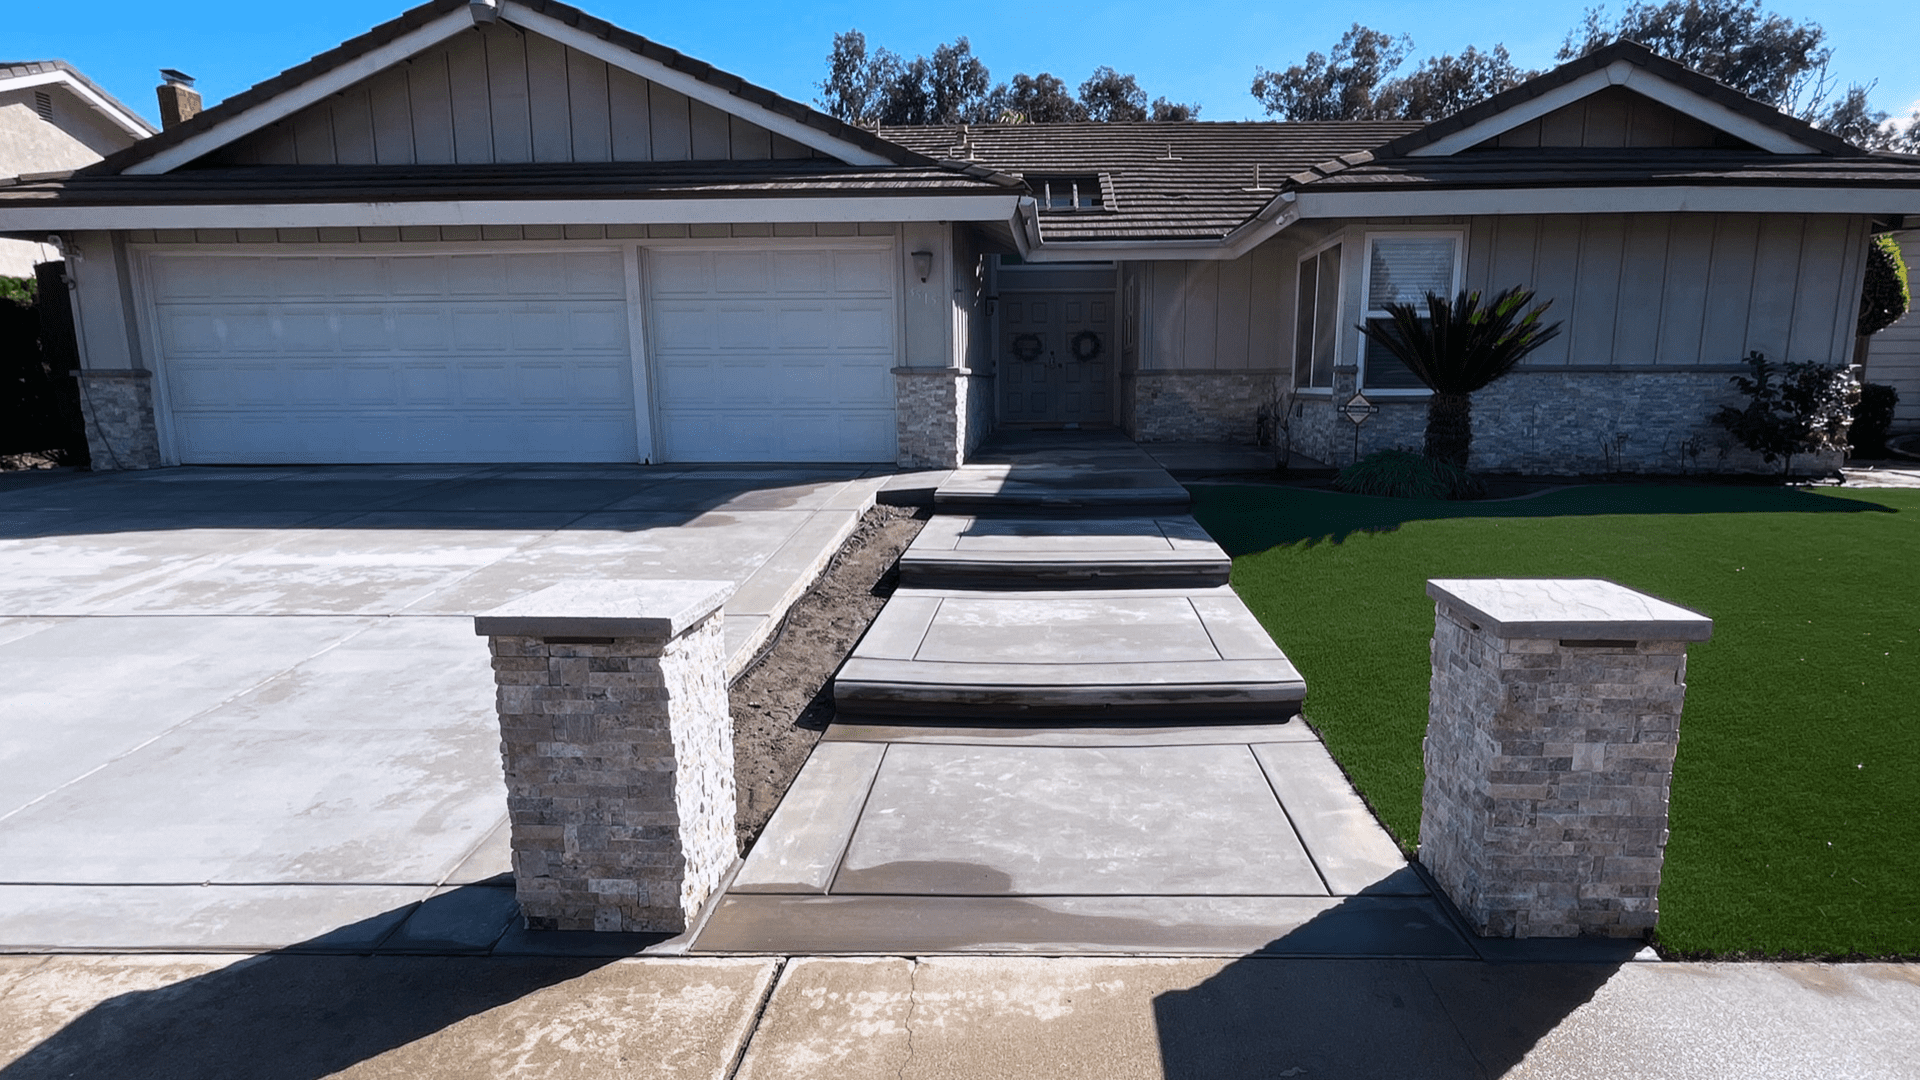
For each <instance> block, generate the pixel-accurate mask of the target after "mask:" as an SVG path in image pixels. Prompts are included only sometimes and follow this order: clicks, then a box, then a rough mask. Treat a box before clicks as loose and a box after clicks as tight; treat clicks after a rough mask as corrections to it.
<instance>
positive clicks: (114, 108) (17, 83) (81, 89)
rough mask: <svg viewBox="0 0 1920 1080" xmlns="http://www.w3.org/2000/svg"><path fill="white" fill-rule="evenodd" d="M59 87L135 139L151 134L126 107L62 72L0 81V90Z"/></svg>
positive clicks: (36, 74)
mask: <svg viewBox="0 0 1920 1080" xmlns="http://www.w3.org/2000/svg"><path fill="white" fill-rule="evenodd" d="M56 83H57V84H59V85H61V86H64V87H66V88H67V90H68V91H69V92H71V93H72V94H73V96H75V97H77V98H79V99H80V100H82V101H84V102H86V103H87V105H88V106H90V107H91V108H92V109H93V111H95V112H97V113H100V114H101V115H103V116H105V117H106V118H107V119H108V120H111V121H113V123H114V124H116V125H117V126H119V127H120V128H122V129H124V130H125V131H126V133H127V134H129V135H131V136H133V137H134V138H135V139H144V138H146V137H147V136H149V135H151V134H153V128H152V127H150V126H148V124H147V122H146V121H145V120H143V119H141V118H140V117H138V116H136V115H134V114H133V113H130V112H128V111H127V110H126V107H125V106H123V105H121V104H120V103H118V102H116V101H111V100H109V99H107V98H104V97H102V96H100V95H99V94H98V93H95V92H94V89H93V87H91V86H88V85H87V84H86V83H83V82H81V81H80V80H78V79H76V78H74V77H73V76H71V75H69V74H67V73H66V72H64V71H57V70H56V71H42V72H37V73H35V74H32V75H15V76H14V77H12V78H10V79H0V91H6V90H27V89H31V88H33V87H35V86H48V85H52V84H56Z"/></svg>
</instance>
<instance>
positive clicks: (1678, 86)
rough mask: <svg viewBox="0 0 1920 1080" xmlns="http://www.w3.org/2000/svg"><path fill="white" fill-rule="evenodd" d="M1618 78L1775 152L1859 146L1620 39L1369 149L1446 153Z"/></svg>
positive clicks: (1855, 150) (1846, 151)
mask: <svg viewBox="0 0 1920 1080" xmlns="http://www.w3.org/2000/svg"><path fill="white" fill-rule="evenodd" d="M1621 85H1624V86H1626V87H1627V88H1628V89H1631V90H1634V91H1637V92H1639V93H1641V94H1643V95H1646V96H1648V97H1652V98H1654V99H1655V100H1659V101H1662V102H1663V103H1665V104H1667V105H1671V106H1674V107H1675V108H1678V109H1679V110H1680V111H1681V112H1684V113H1687V114H1689V115H1691V116H1692V117H1693V118H1694V119H1696V120H1700V121H1702V122H1704V123H1706V124H1708V125H1709V126H1712V127H1716V128H1719V129H1720V130H1722V131H1725V132H1727V133H1728V134H1730V135H1733V136H1735V137H1736V138H1739V139H1742V140H1744V141H1746V142H1748V143H1751V144H1753V145H1755V146H1757V147H1759V148H1761V149H1763V150H1768V151H1771V152H1773V153H1776V154H1791V153H1817V154H1831V155H1834V156H1838V157H1857V156H1859V155H1861V154H1864V153H1866V151H1864V150H1862V149H1860V148H1859V147H1857V146H1854V145H1853V144H1852V143H1849V142H1847V141H1846V140H1845V139H1842V138H1840V137H1838V136H1836V135H1832V134H1829V133H1827V132H1824V131H1821V130H1820V129H1818V128H1816V127H1814V126H1813V125H1812V124H1809V123H1807V122H1806V121H1804V120H1800V119H1797V118H1795V117H1792V116H1788V115H1787V114H1786V113H1783V112H1781V111H1780V110H1779V109H1776V108H1774V107H1773V106H1771V105H1768V104H1766V103H1765V102H1761V101H1756V100H1755V99H1753V98H1750V97H1748V96H1747V95H1745V94H1742V93H1741V92H1739V91H1738V90H1735V89H1734V88H1733V87H1731V86H1728V85H1727V84H1725V83H1723V82H1719V81H1718V80H1715V79H1711V78H1708V77H1707V76H1705V75H1702V74H1700V73H1699V72H1697V71H1694V70H1693V69H1692V68H1689V67H1686V66H1684V65H1681V64H1678V63H1675V62H1674V61H1672V60H1669V59H1667V58H1666V57H1664V56H1661V55H1660V54H1658V53H1656V52H1654V51H1653V50H1651V49H1649V48H1647V47H1646V46H1645V45H1642V44H1640V43H1639V42H1637V41H1624V40H1622V41H1616V42H1614V43H1613V44H1611V45H1608V46H1605V47H1604V48H1600V49H1595V50H1594V51H1593V52H1590V53H1588V54H1586V55H1585V56H1582V57H1578V58H1576V59H1573V60H1569V61H1568V62H1566V63H1564V64H1562V65H1560V66H1559V67H1557V68H1554V69H1553V70H1552V71H1549V72H1547V73H1545V74H1544V75H1540V76H1537V77H1535V78H1532V79H1529V80H1527V81H1526V82H1523V83H1521V84H1520V85H1519V86H1516V87H1513V88H1512V89H1510V90H1506V91H1503V92H1501V93H1498V94H1495V95H1494V96H1493V97H1490V98H1488V99H1487V100H1485V101H1483V102H1481V103H1479V104H1478V105H1473V106H1469V107H1468V108H1465V109H1462V110H1460V111H1459V112H1457V113H1454V114H1453V115H1452V116H1448V117H1445V118H1443V119H1440V120H1435V121H1433V122H1432V123H1430V124H1427V125H1425V126H1423V127H1421V128H1420V129H1419V130H1417V131H1411V132H1408V133H1407V134H1405V135H1402V136H1401V137H1399V138H1397V139H1394V140H1393V141H1391V142H1389V143H1387V144H1385V145H1384V146H1381V147H1379V148H1377V149H1375V150H1374V151H1373V154H1374V156H1375V157H1380V158H1392V157H1424V156H1438V155H1442V154H1451V153H1454V152H1457V151H1458V150H1462V149H1465V148H1466V147H1468V146H1471V145H1475V144H1478V143H1481V142H1484V141H1486V140H1487V139H1489V138H1492V137H1493V136H1496V135H1498V134H1499V133H1500V132H1502V131H1506V130H1509V129H1511V128H1513V127H1517V126H1519V125H1520V124H1523V123H1526V122H1527V121H1529V120H1532V119H1534V118H1535V117H1538V116H1540V115H1543V114H1544V113H1546V112H1549V111H1551V110H1553V109H1555V108H1559V107H1561V106H1563V105H1566V104H1568V103H1570V102H1573V101H1577V100H1579V99H1580V98H1583V97H1586V96H1588V95H1591V94H1593V93H1596V92H1598V91H1600V90H1603V89H1605V88H1606V87H1608V86H1621Z"/></svg>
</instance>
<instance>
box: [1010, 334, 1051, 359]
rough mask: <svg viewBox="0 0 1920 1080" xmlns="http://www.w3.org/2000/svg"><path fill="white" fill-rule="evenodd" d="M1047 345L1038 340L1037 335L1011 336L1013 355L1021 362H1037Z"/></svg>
mask: <svg viewBox="0 0 1920 1080" xmlns="http://www.w3.org/2000/svg"><path fill="white" fill-rule="evenodd" d="M1046 348H1047V343H1046V342H1044V341H1041V340H1040V335H1039V334H1015V335H1014V336H1013V355H1014V356H1017V357H1019V358H1020V359H1021V360H1023V361H1026V360H1038V359H1039V358H1040V354H1041V353H1043V352H1045V351H1046Z"/></svg>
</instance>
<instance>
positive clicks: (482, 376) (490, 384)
mask: <svg viewBox="0 0 1920 1080" xmlns="http://www.w3.org/2000/svg"><path fill="white" fill-rule="evenodd" d="M517 375H518V369H517V368H508V367H507V365H505V364H498V363H493V364H489V363H480V362H477V361H472V360H469V361H467V362H465V363H463V364H461V365H460V400H461V402H462V403H463V404H467V405H483V406H484V405H510V404H512V403H513V402H514V401H515V400H516V395H515V393H514V379H515V378H516V376H517Z"/></svg>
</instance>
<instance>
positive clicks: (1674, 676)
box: [1420, 601, 1687, 937]
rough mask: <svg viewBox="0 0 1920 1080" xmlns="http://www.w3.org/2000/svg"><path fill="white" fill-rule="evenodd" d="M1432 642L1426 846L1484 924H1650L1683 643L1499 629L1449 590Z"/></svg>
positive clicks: (1447, 882)
mask: <svg viewBox="0 0 1920 1080" xmlns="http://www.w3.org/2000/svg"><path fill="white" fill-rule="evenodd" d="M1432 652H1433V679H1432V690H1431V699H1430V703H1429V716H1428V723H1427V738H1426V742H1425V750H1424V756H1425V763H1426V774H1427V779H1426V787H1425V791H1424V795H1423V798H1422V803H1421V821H1420V861H1421V862H1422V863H1423V864H1424V865H1425V866H1426V867H1427V869H1428V870H1430V871H1431V872H1432V873H1433V875H1434V878H1435V880H1437V881H1438V882H1439V883H1440V884H1441V886H1442V887H1444V888H1445V889H1446V891H1447V894H1448V895H1449V896H1450V897H1452V898H1453V901H1454V903H1455V904H1456V905H1458V906H1459V908H1460V910H1461V913H1462V914H1463V915H1465V916H1466V918H1467V921H1468V922H1470V923H1472V924H1473V927H1474V930H1475V932H1476V933H1479V934H1482V935H1485V936H1489V937H1578V936H1582V935H1592V936H1606V937H1637V936H1640V935H1641V934H1644V933H1645V932H1646V931H1648V930H1650V929H1652V927H1653V925H1654V924H1655V922H1656V921H1658V918H1659V888H1660V869H1661V863H1662V859H1663V858H1664V852H1665V849H1666V843H1667V798H1668V791H1669V787H1670V783H1671V780H1672V776H1673V758H1674V750H1675V747H1676V745H1677V743H1678V741H1679V724H1680V712H1681V706H1682V704H1683V703H1684V700H1685V698H1686V664H1687V657H1686V645H1685V643H1684V642H1679V641H1641V642H1631V641H1628V642H1584V643H1582V642H1573V643H1569V642H1565V641H1559V640H1553V639H1545V640H1534V639H1526V638H1503V637H1498V636H1495V635H1493V634H1491V633H1487V632H1483V631H1482V630H1481V629H1480V628H1479V627H1478V626H1476V625H1475V624H1474V623H1473V622H1472V621H1471V620H1470V619H1469V618H1468V617H1467V616H1465V615H1463V614H1461V613H1459V612H1456V611H1453V610H1450V609H1449V607H1448V606H1447V604H1446V603H1445V602H1444V601H1442V602H1441V603H1440V604H1439V605H1438V607H1437V614H1436V616H1435V620H1434V633H1433V644H1432Z"/></svg>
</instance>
